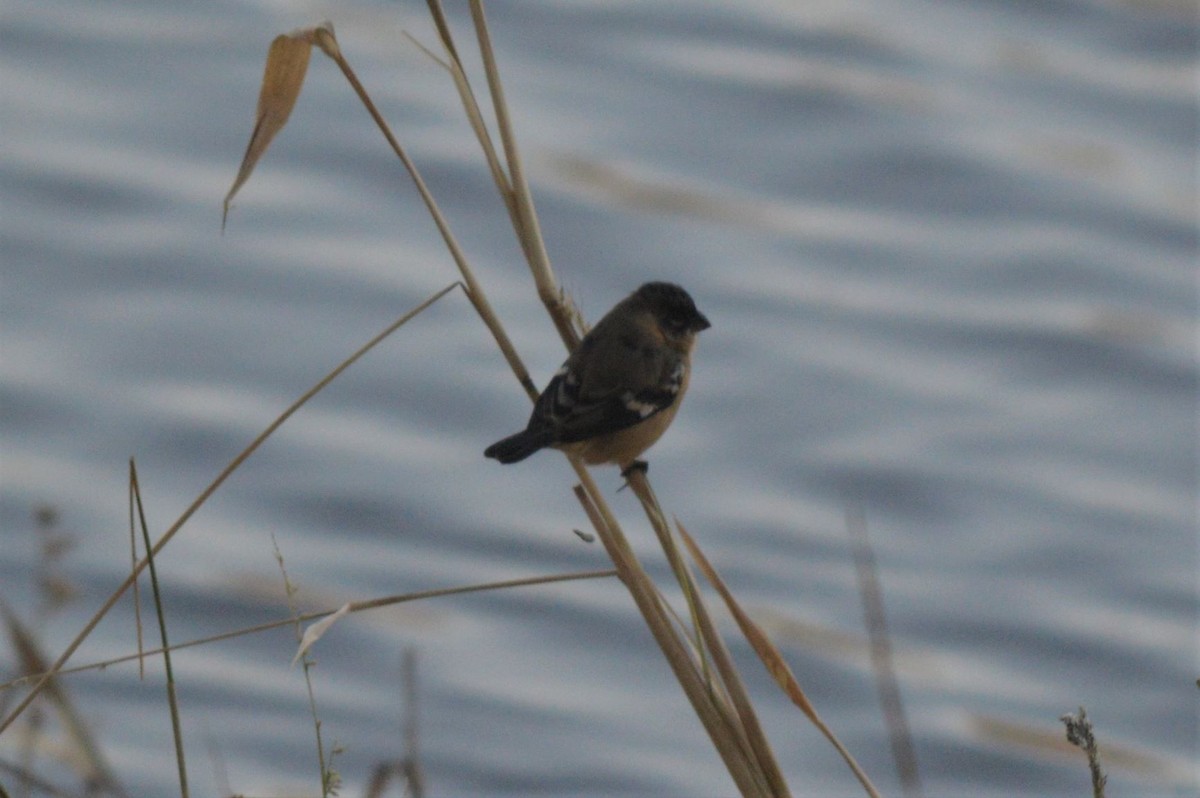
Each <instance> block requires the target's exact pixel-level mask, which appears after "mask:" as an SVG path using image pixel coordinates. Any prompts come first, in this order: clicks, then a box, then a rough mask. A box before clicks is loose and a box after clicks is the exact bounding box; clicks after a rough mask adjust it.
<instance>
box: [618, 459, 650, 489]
mask: <svg viewBox="0 0 1200 798" xmlns="http://www.w3.org/2000/svg"><path fill="white" fill-rule="evenodd" d="M649 470H650V464H649V463H647V462H646V461H645V460H634V461H633V462H632V463H630V464H629V465H627V466H625V467H624V468H622V469H621V476H622V477H624V478H625V484H624V485H622V486H621V490H624V489H625V488H627V487H629V477H630V476H631V475H632V474H633V473H634V472H636V471H640V472H642V473H643V474H645V473H646V472H648V471H649Z"/></svg>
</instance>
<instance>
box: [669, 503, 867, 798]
mask: <svg viewBox="0 0 1200 798" xmlns="http://www.w3.org/2000/svg"><path fill="white" fill-rule="evenodd" d="M675 526H676V528H678V529H679V535H680V537H681V538H682V539H683V543H684V545H685V546H687V548H688V552H689V553H691V555H692V559H693V560H695V561H696V565H698V566H699V567H700V570H701V571H703V572H704V576H705V578H706V579H708V581H709V582H711V583H712V586H713V587H715V588H716V589H717V592H718V593H720V594H721V598H722V599H724V600H725V606H726V607H728V608H729V612H730V614H732V615H733V619H734V620H735V621H737V625H738V626H739V627H740V628H741V630H742V634H743V635H745V636H746V640H748V641H749V642H750V646H751V647H752V648H753V649H754V652H755V653H756V654H758V658H759V659H760V660H762V663H763V665H765V666H766V668H767V672H768V673H770V674H771V676H772V677H774V679H775V682H776V683H777V684H778V685H779V687H780V688H781V689H782V690H783V692H784V693H785V694H786V695H787V697H788V698H790V699H791V700H792V703H793V704H795V705H796V706H798V707H800V709H801V711H803V712H804V714H805V715H807V716H808V719H809V720H810V721H812V724H813V725H814V726H816V727H817V729H818V730H820V732H821V734H823V735H825V739H827V740H829V742H830V743H831V744H832V745H833V747H834V748H836V749H837V752H838V753H839V754H841V755H842V759H844V760H845V762H846V764H847V765H849V766H850V770H851V771H853V772H854V775H855V777H857V778H858V781H859V783H860V784H861V785H862V786H863V789H865V790H866V791H867V794H868V795H870V796H872V798H879V792H878V791H877V790H876V789H875V786H874V785H873V784H871V780H870V779H869V778H867V774H866V773H864V772H863V769H862V768H861V767H860V766H859V764H858V762H856V761H855V759H854V757H853V756H851V755H850V752H849V751H848V750H847V749H846V747H845V746H844V745H842V742H841V740H839V739H838V738H837V737H836V736H835V735H834V733H833V731H832V730H831V729H830V728H829V727H828V726H826V725H825V722H824V721H823V720H821V717H820V716H819V715H817V710H816V709H815V708H814V707H813V705H812V704H811V703H809V700H808V696H806V695H805V694H804V691H803V690H801V689H800V683H799V682H798V681H796V676H795V675H794V674H793V673H792V669H791V668H789V667H788V664H787V662H786V661H785V660H784V659H783V655H782V654H781V653H779V649H777V648H775V644H774V643H772V642H771V639H770V638H769V637H767V634H766V632H764V631H763V630H762V629H760V628H759V626H758V624H756V623H755V622H754V621H753V620H751V619H750V616H749V615H747V614H746V612H745V610H743V609H742V608H741V605H739V604H738V603H737V601H736V600H735V599H734V597H733V594H732V593H730V592H729V588H728V587H726V586H725V582H724V581H723V580H722V579H721V577H720V576H718V575H717V571H716V569H715V568H713V567H712V564H711V563H710V562H709V561H708V558H707V557H705V556H704V552H702V551H700V547H699V546H697V545H696V541H694V540H692V536H691V535H689V534H688V531H687V530H686V529H684V527H683V524H681V523H680V522H679V519H678V518H676V519H675Z"/></svg>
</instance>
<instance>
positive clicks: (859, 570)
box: [846, 510, 922, 798]
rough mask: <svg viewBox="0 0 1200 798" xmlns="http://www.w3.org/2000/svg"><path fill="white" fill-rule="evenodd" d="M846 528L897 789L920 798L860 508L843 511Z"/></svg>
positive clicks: (913, 754) (876, 570)
mask: <svg viewBox="0 0 1200 798" xmlns="http://www.w3.org/2000/svg"><path fill="white" fill-rule="evenodd" d="M846 530H847V531H848V532H849V534H850V540H851V543H852V549H851V550H852V552H853V556H854V571H855V574H856V575H857V577H858V592H859V595H861V596H862V602H863V615H864V623H865V625H866V627H867V635H868V637H869V639H870V652H871V669H872V670H873V671H874V673H875V683H876V685H877V689H878V690H879V703H880V706H881V708H882V709H883V717H884V722H885V723H886V724H887V728H888V739H889V740H890V741H891V746H892V758H893V759H894V760H895V762H896V772H897V774H898V775H899V777H900V789H901V790H902V791H903V792H904V795H905V796H908V797H909V798H920V796H921V795H922V790H921V776H920V773H919V771H918V770H917V752H916V748H915V747H914V746H913V741H912V734H911V733H910V732H909V729H908V720H907V718H906V717H905V714H904V702H903V700H902V699H901V697H900V683H899V681H898V680H897V678H896V668H895V665H894V663H893V661H892V639H891V634H890V633H889V632H888V626H887V616H886V615H885V614H884V610H883V590H882V589H881V588H880V586H879V568H878V566H876V564H875V551H874V549H873V548H872V547H871V539H870V537H869V535H868V533H867V519H866V516H865V515H864V514H863V513H862V511H861V510H851V511H849V512H847V514H846Z"/></svg>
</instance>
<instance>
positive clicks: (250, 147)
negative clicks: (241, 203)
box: [221, 23, 333, 227]
mask: <svg viewBox="0 0 1200 798" xmlns="http://www.w3.org/2000/svg"><path fill="white" fill-rule="evenodd" d="M325 34H328V37H329V38H332V37H333V29H332V27H330V26H329V24H328V23H326V24H325V25H322V26H320V27H317V28H306V29H304V30H298V31H294V32H292V33H285V34H281V35H279V36H276V37H275V41H273V42H271V48H270V49H269V50H268V51H267V64H266V67H265V68H264V69H263V79H262V88H261V89H260V90H259V93H258V111H257V112H256V113H255V118H254V132H253V133H251V134H250V143H249V144H247V145H246V154H245V155H244V156H242V165H241V167H240V168H239V169H238V173H237V177H236V178H235V179H234V181H233V186H232V187H230V189H229V193H228V194H226V195H225V210H224V213H223V215H222V217H221V225H222V227H224V225H225V217H226V216H228V215H229V203H230V202H231V201H232V200H233V196H234V194H236V193H237V192H238V189H240V188H241V187H242V184H243V183H245V182H246V181H247V180H248V179H249V178H250V173H251V172H253V171H254V166H255V165H256V164H257V163H258V159H259V158H261V157H262V155H263V153H264V152H266V151H267V147H268V146H269V145H270V143H271V140H272V139H273V138H275V134H276V133H278V132H279V131H280V130H282V129H283V126H284V124H286V123H287V120H288V116H290V115H291V113H292V109H293V108H294V107H295V106H296V99H297V98H298V97H299V96H300V88H301V87H302V86H303V85H304V76H305V74H306V73H307V72H308V58H309V56H310V55H311V54H312V46H313V41H314V39H316V38H317V37H318V36H320V37H321V38H322V39H324V38H325Z"/></svg>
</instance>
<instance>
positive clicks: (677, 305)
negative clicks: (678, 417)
mask: <svg viewBox="0 0 1200 798" xmlns="http://www.w3.org/2000/svg"><path fill="white" fill-rule="evenodd" d="M711 326H712V325H711V324H709V323H708V319H706V318H705V317H704V314H703V313H701V312H700V311H698V310H696V303H695V302H693V301H692V298H691V297H690V296H688V293H687V291H684V290H683V289H682V288H680V287H679V286H677V285H675V284H674V283H657V282H656V283H646V284H645V285H643V286H642V287H641V288H639V289H638V290H636V291H634V292H633V293H632V294H630V295H629V296H628V297H626V298H625V299H623V300H621V301H620V302H619V303H617V305H616V306H615V307H614V308H613V309H612V310H610V311H609V312H608V314H607V315H605V316H604V318H602V319H600V321H599V322H598V323H597V324H596V326H595V327H593V328H592V329H591V331H590V332H588V334H587V335H585V336H584V337H583V340H582V341H580V342H579V346H578V347H576V349H575V351H574V352H572V353H571V356H570V357H568V358H567V360H566V362H565V363H563V365H562V368H560V369H559V370H558V372H557V373H556V374H555V375H554V377H553V378H552V379H551V380H550V384H549V385H547V386H546V390H544V391H542V394H541V396H539V397H538V400H537V403H536V404H535V405H534V407H533V415H531V416H530V417H529V424H528V426H526V428H525V429H524V430H522V431H521V432H518V433H517V434H516V435H510V436H509V437H507V438H505V439H503V440H501V441H497V442H496V443H493V444H492V445H491V446H489V447H488V448H487V449H486V450H484V452H483V454H484V456H485V457H492V458H495V459H496V460H499V461H500V462H501V463H515V462H517V461H519V460H524V459H525V458H526V457H528V456H529V455H531V454H533V453H534V452H536V451H537V450H538V449H543V448H545V447H547V446H552V447H554V448H556V449H562V450H564V451H569V452H571V453H573V454H576V455H578V456H579V457H581V458H582V459H583V461H584V462H585V463H587V464H588V465H599V464H601V463H615V464H617V465H619V466H620V467H621V473H622V474H624V475H626V476H628V472H629V471H630V470H631V469H634V468H642V469H644V468H645V466H646V464H645V463H644V462H642V461H640V460H638V459H637V457H638V455H640V454H641V453H642V452H644V451H646V450H647V449H649V448H650V447H651V446H652V445H654V442H655V441H657V440H658V439H659V438H660V437H661V436H662V434H663V433H664V432H665V431H666V429H667V427H668V426H670V424H671V420H672V419H674V418H675V413H676V412H677V411H678V410H679V403H680V401H682V399H683V394H684V393H685V392H686V391H687V387H688V378H689V377H690V376H691V355H692V347H694V346H695V344H696V333H698V332H700V331H701V330H707V329H708V328H709V327H711Z"/></svg>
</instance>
